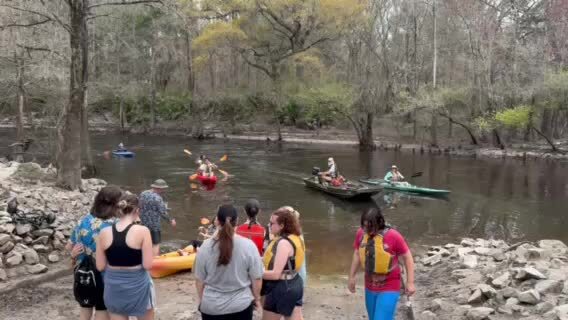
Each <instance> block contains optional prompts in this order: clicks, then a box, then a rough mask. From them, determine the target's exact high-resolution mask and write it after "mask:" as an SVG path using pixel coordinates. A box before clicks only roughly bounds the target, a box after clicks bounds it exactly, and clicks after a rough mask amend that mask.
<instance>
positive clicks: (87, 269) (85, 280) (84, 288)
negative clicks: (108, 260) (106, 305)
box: [73, 255, 103, 306]
mask: <svg viewBox="0 0 568 320" xmlns="http://www.w3.org/2000/svg"><path fill="white" fill-rule="evenodd" d="M74 275H75V279H74V282H73V294H74V295H75V300H77V302H79V304H80V305H81V306H95V305H96V304H97V302H99V300H100V299H101V297H99V295H100V294H99V292H102V290H103V279H102V275H101V273H100V272H99V271H98V270H97V268H96V264H95V259H93V257H91V256H87V255H86V256H84V258H83V260H81V263H79V265H77V266H76V267H75V272H74Z"/></svg>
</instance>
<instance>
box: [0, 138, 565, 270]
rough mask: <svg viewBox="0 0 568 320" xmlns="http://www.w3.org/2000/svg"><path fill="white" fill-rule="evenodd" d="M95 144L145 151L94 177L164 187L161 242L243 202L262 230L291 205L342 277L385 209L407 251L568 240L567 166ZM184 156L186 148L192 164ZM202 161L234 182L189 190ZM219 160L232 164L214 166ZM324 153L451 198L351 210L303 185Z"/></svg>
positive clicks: (397, 198) (307, 148)
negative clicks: (167, 213)
mask: <svg viewBox="0 0 568 320" xmlns="http://www.w3.org/2000/svg"><path fill="white" fill-rule="evenodd" d="M7 137H8V134H6V135H3V138H0V143H2V144H6V142H8V141H9V139H7ZM92 141H93V148H94V152H95V153H97V154H101V153H102V152H103V151H104V150H109V149H111V148H113V147H114V146H116V145H117V144H118V143H119V142H120V141H123V142H124V143H125V144H126V146H127V147H128V146H141V147H140V148H137V149H136V150H135V151H136V157H135V158H133V159H116V158H111V159H108V160H106V159H105V158H104V157H101V156H97V161H96V164H97V165H98V167H99V174H98V175H99V177H100V178H102V179H104V180H106V181H108V182H109V183H111V184H116V185H119V186H121V187H123V188H125V189H128V190H131V191H133V192H140V191H143V190H145V189H147V188H149V185H150V184H151V183H152V181H154V180H155V179H157V178H163V179H165V180H166V181H167V182H168V184H169V185H170V188H169V189H168V191H167V193H166V197H167V201H168V203H169V206H170V207H171V208H172V210H171V214H172V215H173V216H174V217H175V218H176V220H177V222H178V226H177V228H176V229H172V228H171V227H170V226H167V225H164V226H163V231H162V232H163V237H164V239H165V240H176V241H178V240H184V241H185V240H191V239H194V238H195V237H196V229H197V227H198V224H199V218H201V217H204V216H207V217H211V216H213V215H214V212H215V210H216V208H217V206H218V205H220V204H223V203H226V202H231V203H234V204H236V205H237V206H238V207H239V210H240V212H241V219H242V220H244V216H245V215H244V213H242V205H243V204H244V203H245V202H246V200H247V199H249V198H256V199H258V200H259V201H260V203H261V205H262V209H263V213H262V214H261V216H260V220H261V221H262V222H263V223H266V222H268V214H269V213H270V212H271V210H274V209H276V208H278V207H280V206H284V205H291V206H293V207H294V208H296V209H297V210H298V211H299V212H300V213H301V221H302V226H303V230H304V232H305V238H306V246H307V248H308V267H309V270H310V273H316V274H337V273H346V272H347V270H348V268H349V263H350V257H351V252H352V243H353V238H354V234H355V231H356V229H357V227H358V225H359V217H360V214H361V212H362V211H363V210H364V209H366V208H368V207H371V206H380V207H381V208H383V209H384V213H385V216H386V219H387V221H388V222H389V223H391V224H392V225H394V226H396V228H397V229H399V230H400V231H401V232H402V234H403V235H405V236H406V238H407V239H408V241H409V243H410V245H411V247H413V248H418V247H420V246H421V245H430V244H442V243H446V242H449V241H455V240H456V239H458V238H461V237H483V238H497V239H505V240H507V241H517V240H536V239H543V238H554V239H560V240H563V241H565V242H568V232H566V226H567V225H568V215H567V214H566V211H567V209H566V208H567V206H566V204H567V203H568V170H567V168H568V163H561V162H545V161H526V162H523V161H520V160H513V159H503V160H502V159H499V160H496V159H469V158H451V157H448V156H444V155H428V154H424V155H421V154H418V153H417V154H412V153H404V152H403V153H401V152H394V151H388V152H385V151H375V152H359V151H358V150H357V149H355V148H353V147H347V146H337V147H335V146H331V145H325V146H323V145H308V144H283V145H278V144H275V143H271V144H266V143H264V142H250V141H247V142H244V141H237V140H228V141H223V140H220V139H217V140H207V141H197V140H193V139H190V138H183V137H163V136H153V137H150V136H144V135H128V136H121V135H115V134H104V135H102V134H93V136H92ZM183 149H189V150H191V151H192V152H193V157H189V156H187V155H186V154H185V153H184V152H183ZM4 150H5V149H3V151H4ZM199 154H205V155H207V156H209V157H210V158H211V159H213V160H214V161H216V162H217V164H218V165H219V166H220V168H221V169H223V170H225V171H227V172H228V173H230V174H231V175H232V177H231V178H230V179H229V180H228V181H226V182H220V183H218V185H217V187H216V188H215V189H214V190H212V191H206V190H201V189H193V188H192V187H191V186H190V183H189V181H188V175H189V174H191V173H193V171H194V169H195V167H196V166H195V160H196V157H197V156H198V155H199ZM225 154H226V155H228V161H226V162H219V159H220V158H221V156H223V155H225ZM330 156H333V157H334V158H335V160H336V162H337V163H338V165H339V168H340V170H341V172H342V174H343V175H344V176H346V177H348V178H352V179H358V178H363V177H369V176H382V175H384V173H385V172H386V170H388V168H389V167H390V166H391V165H392V164H397V165H398V167H399V168H400V169H401V171H402V173H403V174H405V175H406V176H411V175H412V174H413V173H415V172H423V175H422V176H421V177H418V178H415V179H413V180H412V181H411V182H413V183H415V184H417V185H422V186H428V187H432V188H441V189H449V190H451V191H452V193H451V195H450V196H449V197H448V199H432V198H424V197H414V196H408V195H404V194H397V193H394V194H392V193H382V194H379V195H377V196H375V197H374V198H373V201H367V202H358V203H351V202H347V201H343V200H339V199H336V198H333V197H331V196H328V195H325V194H322V193H319V192H317V191H313V190H310V189H308V188H306V187H304V185H303V182H302V178H303V177H306V176H309V175H310V174H311V169H312V167H313V166H319V167H322V168H325V167H326V163H327V158H328V157H330ZM393 200H394V202H393Z"/></svg>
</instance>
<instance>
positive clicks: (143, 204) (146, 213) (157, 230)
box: [138, 179, 176, 256]
mask: <svg viewBox="0 0 568 320" xmlns="http://www.w3.org/2000/svg"><path fill="white" fill-rule="evenodd" d="M150 187H152V189H150V190H146V191H144V192H142V193H141V194H140V197H139V199H138V201H139V207H140V220H141V221H142V224H143V225H145V226H146V227H148V229H150V235H151V236H152V251H153V252H154V255H155V256H157V255H159V254H160V242H161V241H162V234H161V219H162V218H163V219H166V220H168V221H169V222H170V224H171V225H172V227H174V228H175V226H176V220H175V219H173V218H172V217H170V215H169V214H168V208H167V206H166V203H165V202H164V199H163V198H162V196H161V194H162V193H164V192H165V191H166V189H167V188H168V184H167V183H166V181H164V180H163V179H158V180H156V181H154V183H152V184H151V185H150Z"/></svg>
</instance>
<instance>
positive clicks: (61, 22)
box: [0, 4, 71, 31]
mask: <svg viewBox="0 0 568 320" xmlns="http://www.w3.org/2000/svg"><path fill="white" fill-rule="evenodd" d="M0 7H4V8H9V9H12V10H16V11H20V12H27V13H31V14H35V15H38V16H40V17H43V18H45V19H47V20H50V21H51V20H53V21H57V23H59V25H60V26H62V27H63V28H64V29H65V30H67V31H70V30H71V29H70V27H69V25H68V24H66V23H64V22H63V21H61V19H59V17H58V16H57V15H55V14H52V15H48V14H46V13H43V12H39V11H35V10H30V9H24V8H19V7H14V6H12V5H9V4H0Z"/></svg>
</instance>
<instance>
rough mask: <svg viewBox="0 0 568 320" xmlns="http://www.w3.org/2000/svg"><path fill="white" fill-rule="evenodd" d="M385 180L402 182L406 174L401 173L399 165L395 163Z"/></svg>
mask: <svg viewBox="0 0 568 320" xmlns="http://www.w3.org/2000/svg"><path fill="white" fill-rule="evenodd" d="M384 180H386V181H390V182H402V181H403V180H404V176H403V175H402V173H400V171H398V167H397V166H396V165H394V164H393V165H392V167H391V171H389V172H387V174H386V175H385V178H384Z"/></svg>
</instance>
